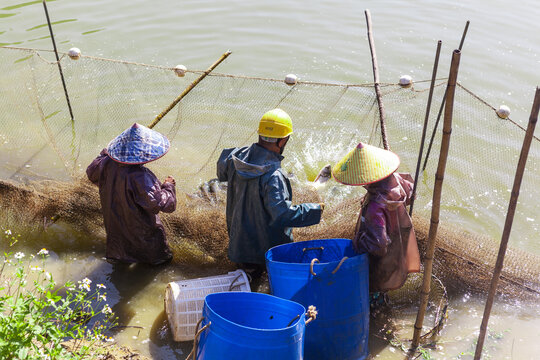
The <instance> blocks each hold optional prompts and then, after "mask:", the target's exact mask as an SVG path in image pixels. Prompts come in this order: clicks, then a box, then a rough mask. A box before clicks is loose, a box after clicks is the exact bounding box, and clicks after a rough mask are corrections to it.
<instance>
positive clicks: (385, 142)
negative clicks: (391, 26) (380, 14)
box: [365, 10, 390, 150]
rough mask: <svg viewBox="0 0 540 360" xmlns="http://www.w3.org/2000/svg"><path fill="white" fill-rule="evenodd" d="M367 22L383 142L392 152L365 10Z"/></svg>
mask: <svg viewBox="0 0 540 360" xmlns="http://www.w3.org/2000/svg"><path fill="white" fill-rule="evenodd" d="M365 14H366V22H367V33H368V40H369V49H370V50H371V62H372V64H373V80H374V82H375V95H376V96H377V103H378V104H379V115H380V117H381V136H382V141H383V146H384V148H385V149H386V150H390V147H389V146H388V137H387V136H386V120H385V113H384V106H383V102H382V95H381V86H380V84H379V67H378V65H377V54H376V53H375V42H374V41H373V33H372V30H371V14H370V13H369V10H365Z"/></svg>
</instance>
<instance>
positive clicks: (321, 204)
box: [319, 203, 324, 211]
mask: <svg viewBox="0 0 540 360" xmlns="http://www.w3.org/2000/svg"><path fill="white" fill-rule="evenodd" d="M319 206H320V207H321V211H324V203H319Z"/></svg>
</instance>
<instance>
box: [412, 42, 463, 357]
mask: <svg viewBox="0 0 540 360" xmlns="http://www.w3.org/2000/svg"><path fill="white" fill-rule="evenodd" d="M460 57H461V52H460V51H459V50H454V52H453V54H452V63H451V65H450V75H449V76H448V86H447V90H448V91H447V95H448V96H447V97H446V104H445V106H444V124H443V136H442V143H441V152H440V154H439V165H438V166H437V173H436V175H435V188H434V189H433V206H432V209H431V222H430V226H429V233H428V246H427V250H426V256H425V263H424V282H423V286H422V292H421V296H420V308H419V309H418V314H417V316H416V323H415V324H414V335H413V340H412V344H411V346H412V349H416V348H417V347H418V344H419V343H420V332H421V331H422V325H423V323H424V315H425V313H426V308H427V303H428V297H429V291H430V288H431V273H432V271H433V254H434V253H435V240H436V237H437V228H438V226H439V213H440V206H441V193H442V185H443V180H444V172H445V169H446V159H447V158H448V149H449V148H450V135H451V133H452V115H453V110H454V93H455V90H456V82H457V74H458V69H459V60H460Z"/></svg>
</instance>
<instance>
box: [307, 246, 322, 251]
mask: <svg viewBox="0 0 540 360" xmlns="http://www.w3.org/2000/svg"><path fill="white" fill-rule="evenodd" d="M309 250H324V246H317V247H308V248H303V249H302V251H303V252H306V251H309Z"/></svg>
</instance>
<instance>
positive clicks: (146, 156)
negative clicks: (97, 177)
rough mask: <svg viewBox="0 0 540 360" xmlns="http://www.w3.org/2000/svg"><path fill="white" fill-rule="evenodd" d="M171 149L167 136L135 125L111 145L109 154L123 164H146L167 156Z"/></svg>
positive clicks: (108, 148)
mask: <svg viewBox="0 0 540 360" xmlns="http://www.w3.org/2000/svg"><path fill="white" fill-rule="evenodd" d="M169 147H170V143H169V139H167V137H166V136H165V135H162V134H160V133H158V132H157V131H155V130H152V129H149V128H147V127H146V126H143V125H140V124H137V123H135V124H133V126H131V127H130V128H128V129H126V130H125V131H124V132H123V133H121V134H120V135H118V136H117V137H115V138H114V139H113V140H112V141H111V142H110V143H109V145H108V146H107V153H108V154H109V156H110V157H111V159H113V160H114V161H117V162H119V163H122V164H145V163H147V162H150V161H154V160H157V159H159V158H160V157H162V156H163V155H165V154H166V153H167V151H169Z"/></svg>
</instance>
